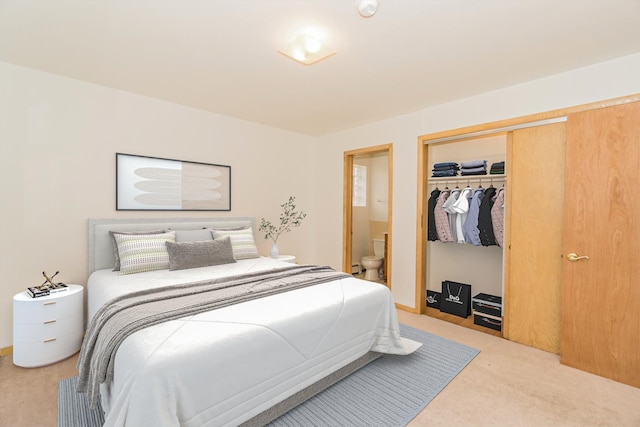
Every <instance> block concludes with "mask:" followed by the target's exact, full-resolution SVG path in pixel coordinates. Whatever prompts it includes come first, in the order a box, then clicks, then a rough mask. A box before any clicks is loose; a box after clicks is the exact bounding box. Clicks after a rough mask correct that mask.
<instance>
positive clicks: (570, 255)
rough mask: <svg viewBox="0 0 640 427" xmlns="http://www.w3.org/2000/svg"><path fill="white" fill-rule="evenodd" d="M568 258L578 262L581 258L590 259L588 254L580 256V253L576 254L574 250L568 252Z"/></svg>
mask: <svg viewBox="0 0 640 427" xmlns="http://www.w3.org/2000/svg"><path fill="white" fill-rule="evenodd" d="M567 259H568V260H569V261H571V262H576V261H579V260H581V259H589V257H588V256H586V255H582V256H578V254H574V253H573V252H571V253H570V254H567Z"/></svg>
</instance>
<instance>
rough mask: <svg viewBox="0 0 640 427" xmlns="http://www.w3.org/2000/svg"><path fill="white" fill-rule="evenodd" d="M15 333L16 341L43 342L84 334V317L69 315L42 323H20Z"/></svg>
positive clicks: (14, 339) (14, 338)
mask: <svg viewBox="0 0 640 427" xmlns="http://www.w3.org/2000/svg"><path fill="white" fill-rule="evenodd" d="M15 335H16V336H14V337H13V341H14V342H42V341H45V340H48V339H50V338H55V337H60V336H64V335H76V336H78V335H80V336H82V318H81V317H78V316H69V317H62V318H59V319H51V320H47V321H45V322H40V323H18V324H17V325H16V330H15Z"/></svg>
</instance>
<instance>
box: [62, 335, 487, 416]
mask: <svg viewBox="0 0 640 427" xmlns="http://www.w3.org/2000/svg"><path fill="white" fill-rule="evenodd" d="M400 329H401V331H402V336H403V337H406V338H409V339H412V340H415V341H419V342H422V343H423V344H424V345H423V346H422V347H420V348H419V349H418V350H417V351H415V352H414V353H412V354H410V355H408V356H394V355H387V354H385V355H382V357H379V358H378V359H376V360H374V361H373V362H371V363H369V364H367V365H366V366H364V367H363V368H361V369H360V370H358V371H356V372H355V373H353V374H351V375H349V376H348V377H346V378H343V379H342V380H340V381H338V382H337V383H335V384H334V385H332V386H331V387H329V388H327V389H326V390H324V391H322V392H320V393H319V394H317V395H315V396H313V397H311V398H310V399H308V400H306V401H305V402H304V403H302V404H300V405H299V406H297V407H295V408H294V409H292V410H290V411H289V412H287V413H286V414H284V415H282V416H281V417H279V418H278V419H276V420H275V421H273V422H271V423H270V424H268V425H269V426H270V427H294V426H295V427H299V426H305V427H307V426H340V427H347V426H353V427H360V426H362V427H374V426H380V427H382V426H384V427H391V426H404V425H406V424H408V423H409V421H411V420H412V419H413V418H414V417H415V416H416V415H418V414H419V413H420V411H422V410H423V409H424V408H425V407H426V406H427V405H428V404H429V402H430V401H431V400H432V399H433V398H434V397H436V395H437V394H438V393H440V391H442V390H443V389H444V388H445V387H446V386H447V384H449V382H450V381H451V380H453V378H455V376H456V375H458V374H459V373H460V371H462V369H464V367H465V366H467V364H469V362H471V360H473V358H474V357H476V355H478V353H480V351H479V350H476V349H474V348H471V347H468V346H466V345H463V344H459V343H456V342H454V341H450V340H447V339H445V338H441V337H438V336H436V335H433V334H430V333H428V332H424V331H420V330H418V329H414V328H411V327H409V326H406V325H400ZM76 382H77V377H73V378H67V379H65V380H62V381H60V382H59V384H58V426H59V427H100V426H102V424H103V422H104V417H103V415H102V410H101V409H98V410H96V411H92V410H91V409H89V404H88V401H87V400H86V395H84V394H78V393H76V392H75V387H76Z"/></svg>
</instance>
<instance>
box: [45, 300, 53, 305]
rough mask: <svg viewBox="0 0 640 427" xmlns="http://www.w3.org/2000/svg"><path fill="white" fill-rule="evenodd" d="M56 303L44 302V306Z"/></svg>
mask: <svg viewBox="0 0 640 427" xmlns="http://www.w3.org/2000/svg"><path fill="white" fill-rule="evenodd" d="M55 303H56V302H55V301H50V302H45V303H44V305H54V304H55Z"/></svg>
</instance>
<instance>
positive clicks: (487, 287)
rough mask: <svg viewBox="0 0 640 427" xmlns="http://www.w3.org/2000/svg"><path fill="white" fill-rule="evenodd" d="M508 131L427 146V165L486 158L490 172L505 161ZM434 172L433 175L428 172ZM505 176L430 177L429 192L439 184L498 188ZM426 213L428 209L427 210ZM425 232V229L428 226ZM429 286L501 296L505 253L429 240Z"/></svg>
mask: <svg viewBox="0 0 640 427" xmlns="http://www.w3.org/2000/svg"><path fill="white" fill-rule="evenodd" d="M506 146H507V134H506V133H499V134H494V135H490V136H486V137H476V138H472V139H463V140H456V141H445V142H439V143H431V144H429V145H428V159H429V161H428V163H429V164H428V165H427V167H429V168H430V169H431V168H432V167H433V164H434V163H440V162H456V163H458V164H460V163H462V162H468V161H473V160H486V161H487V171H489V169H490V167H491V164H492V163H494V162H502V161H505V160H506ZM429 175H431V174H429ZM505 181H506V180H505V177H504V176H495V177H492V176H491V175H489V174H487V175H480V176H467V177H462V176H459V175H458V177H456V178H429V180H428V193H429V194H430V193H431V191H432V190H434V189H435V188H436V187H438V188H439V189H440V190H443V189H444V188H445V187H447V186H448V187H449V189H454V188H455V187H459V188H460V189H464V188H465V187H467V186H470V187H471V188H473V189H475V188H477V187H478V186H480V185H481V186H482V187H483V188H487V187H489V186H490V185H493V186H494V187H496V188H499V187H502V186H503V185H504V186H505V188H506V185H505ZM425 212H426V211H425ZM425 232H426V229H425ZM426 262H427V264H426V266H427V275H426V289H428V290H431V291H436V292H440V291H441V289H442V281H444V280H451V281H454V282H460V283H466V284H470V285H471V294H472V295H471V296H472V297H473V296H474V295H476V294H478V293H486V294H491V295H497V296H502V294H503V282H504V278H503V272H504V268H503V265H504V254H503V250H502V248H501V247H500V246H474V245H472V244H465V243H452V242H447V243H443V242H440V241H435V242H432V241H427V259H426Z"/></svg>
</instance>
